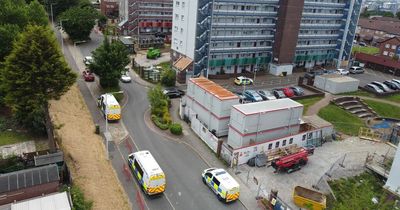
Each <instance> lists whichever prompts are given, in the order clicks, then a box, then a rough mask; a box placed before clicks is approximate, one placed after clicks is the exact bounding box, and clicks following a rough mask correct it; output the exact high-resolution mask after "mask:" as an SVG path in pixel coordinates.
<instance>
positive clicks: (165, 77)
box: [161, 69, 176, 87]
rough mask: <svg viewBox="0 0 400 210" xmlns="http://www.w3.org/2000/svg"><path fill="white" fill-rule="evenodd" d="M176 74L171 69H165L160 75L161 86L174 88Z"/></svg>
mask: <svg viewBox="0 0 400 210" xmlns="http://www.w3.org/2000/svg"><path fill="white" fill-rule="evenodd" d="M175 81H176V72H175V71H174V70H172V69H167V70H165V71H163V72H162V74H161V84H163V85H165V86H167V87H172V86H175Z"/></svg>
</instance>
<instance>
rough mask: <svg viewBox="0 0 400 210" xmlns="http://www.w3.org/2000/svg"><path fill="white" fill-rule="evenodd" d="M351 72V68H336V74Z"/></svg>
mask: <svg viewBox="0 0 400 210" xmlns="http://www.w3.org/2000/svg"><path fill="white" fill-rule="evenodd" d="M349 73H350V72H349V70H346V69H336V74H340V75H348V74H349Z"/></svg>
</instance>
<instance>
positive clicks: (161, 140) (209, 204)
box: [57, 33, 245, 210]
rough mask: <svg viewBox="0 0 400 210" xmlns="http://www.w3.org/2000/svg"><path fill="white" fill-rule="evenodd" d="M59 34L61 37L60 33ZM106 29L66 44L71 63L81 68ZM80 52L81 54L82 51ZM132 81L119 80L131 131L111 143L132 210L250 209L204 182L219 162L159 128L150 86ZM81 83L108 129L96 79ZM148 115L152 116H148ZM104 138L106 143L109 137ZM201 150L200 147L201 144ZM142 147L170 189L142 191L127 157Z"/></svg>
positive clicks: (125, 121) (95, 115) (95, 117)
mask: <svg viewBox="0 0 400 210" xmlns="http://www.w3.org/2000/svg"><path fill="white" fill-rule="evenodd" d="M57 35H58V38H59V39H60V36H59V34H57ZM100 37H101V34H96V33H92V34H91V38H92V41H90V42H88V43H84V44H80V45H78V46H77V47H74V46H73V45H72V44H71V43H66V44H65V48H64V52H65V57H66V60H67V61H68V63H69V64H70V66H71V68H73V69H74V70H76V71H78V70H80V71H81V70H82V68H83V67H84V66H82V65H83V64H81V63H82V59H83V57H84V56H87V55H90V53H91V52H92V51H93V50H94V49H95V48H96V47H97V46H99V45H100V44H101V38H100ZM78 50H79V51H80V53H79V51H78ZM130 74H131V75H132V79H133V82H132V83H126V84H120V85H121V88H122V90H123V91H124V94H125V97H124V98H125V99H124V100H125V101H124V103H123V107H124V108H123V110H122V120H121V121H120V122H119V123H118V124H121V125H122V124H123V125H125V126H121V127H122V128H123V127H125V128H126V130H127V132H128V135H127V136H126V137H125V138H120V139H116V138H115V139H114V140H115V141H113V142H110V143H109V147H110V148H109V154H110V161H111V164H112V166H113V168H114V170H115V172H116V175H117V176H118V179H119V181H120V183H121V185H122V186H123V188H124V190H125V192H126V194H127V195H128V197H129V200H130V203H131V205H132V209H194V210H196V209H199V210H203V209H217V210H218V209H245V207H244V206H243V205H242V203H241V202H234V203H230V204H224V203H221V202H220V201H218V199H217V198H216V196H215V195H214V194H213V193H212V191H211V190H210V189H209V188H207V187H206V186H205V185H204V184H203V183H202V181H201V178H200V174H201V172H202V171H203V170H204V169H206V168H208V167H209V166H210V165H214V163H207V162H206V159H204V156H203V155H200V153H199V152H196V150H194V149H195V148H194V147H191V146H189V145H188V144H185V143H182V142H180V141H176V140H175V139H171V138H168V136H166V135H163V134H162V133H160V132H158V131H157V130H155V129H154V127H153V126H151V125H152V123H151V122H149V120H148V119H147V122H146V116H149V115H148V112H149V104H148V101H147V90H148V87H149V85H148V84H147V83H146V82H144V81H141V79H140V78H139V77H138V76H137V75H136V74H134V73H133V72H131V73H130ZM78 86H79V88H80V90H81V92H82V95H83V97H84V99H85V102H86V104H87V106H88V108H89V110H90V112H91V115H92V117H93V121H94V123H96V124H99V125H100V127H101V130H104V126H103V125H104V119H103V117H102V115H101V112H99V109H98V108H97V106H96V101H95V99H96V97H94V96H96V93H95V92H94V91H95V89H96V85H95V83H89V84H88V83H86V82H84V81H83V80H82V79H79V80H78ZM147 118H148V117H147ZM104 143H105V142H104ZM196 149H197V148H196ZM137 150H149V151H150V152H151V153H152V154H153V156H154V157H155V159H156V160H157V162H158V163H159V165H160V166H161V167H162V169H163V171H164V172H165V174H166V177H167V189H166V192H164V193H163V194H162V195H160V196H156V197H149V196H146V195H144V194H143V192H142V191H141V190H140V187H139V184H138V182H137V181H136V179H134V178H133V176H132V173H131V172H130V169H129V168H128V165H127V161H126V157H127V156H128V154H130V153H132V152H134V151H137Z"/></svg>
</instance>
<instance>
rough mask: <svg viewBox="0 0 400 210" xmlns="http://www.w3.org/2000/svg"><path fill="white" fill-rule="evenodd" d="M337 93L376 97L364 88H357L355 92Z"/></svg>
mask: <svg viewBox="0 0 400 210" xmlns="http://www.w3.org/2000/svg"><path fill="white" fill-rule="evenodd" d="M337 95H349V96H350V95H351V96H368V97H375V95H374V94H372V93H368V92H367V91H363V90H357V91H354V92H347V93H340V94H337Z"/></svg>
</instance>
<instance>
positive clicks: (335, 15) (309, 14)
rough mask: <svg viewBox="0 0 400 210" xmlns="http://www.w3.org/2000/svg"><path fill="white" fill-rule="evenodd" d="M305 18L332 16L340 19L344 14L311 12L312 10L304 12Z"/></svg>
mask: <svg viewBox="0 0 400 210" xmlns="http://www.w3.org/2000/svg"><path fill="white" fill-rule="evenodd" d="M303 17H304V18H330V19H331V18H332V19H338V18H341V17H343V14H330V13H311V12H303Z"/></svg>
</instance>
